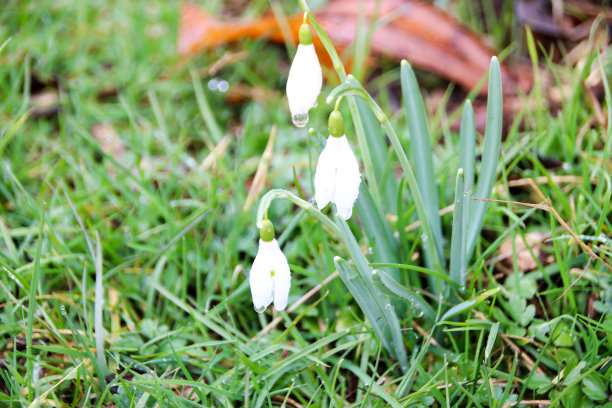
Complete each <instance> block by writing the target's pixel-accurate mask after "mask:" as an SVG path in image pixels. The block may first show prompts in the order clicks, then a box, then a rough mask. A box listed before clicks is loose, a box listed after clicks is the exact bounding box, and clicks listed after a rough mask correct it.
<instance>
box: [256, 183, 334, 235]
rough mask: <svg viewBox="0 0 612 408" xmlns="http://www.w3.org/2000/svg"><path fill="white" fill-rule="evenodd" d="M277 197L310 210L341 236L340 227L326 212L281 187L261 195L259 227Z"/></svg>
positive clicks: (258, 213) (310, 212)
mask: <svg viewBox="0 0 612 408" xmlns="http://www.w3.org/2000/svg"><path fill="white" fill-rule="evenodd" d="M277 198H282V199H284V200H288V201H291V202H292V203H293V204H295V205H297V206H298V207H300V208H302V209H303V210H306V211H308V213H309V214H311V215H312V216H314V217H315V218H316V219H318V220H319V221H321V222H322V223H323V224H324V225H325V226H327V227H328V228H329V229H331V230H332V231H333V232H334V234H336V235H337V236H338V237H340V236H341V233H340V229H339V228H338V226H337V225H336V223H335V222H333V221H332V220H330V219H329V218H328V217H327V216H326V215H325V214H323V213H322V212H321V211H319V210H318V209H317V208H316V207H315V206H313V205H312V204H310V203H309V202H308V201H306V200H302V199H301V198H300V197H298V196H296V195H295V194H293V193H291V192H289V191H287V190H282V189H279V188H277V189H274V190H270V191H268V192H267V193H266V194H264V196H263V197H261V200H260V201H259V207H257V228H261V222H262V221H263V220H264V219H265V218H267V213H268V208H269V207H270V204H272V201H274V200H275V199H277Z"/></svg>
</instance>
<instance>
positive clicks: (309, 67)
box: [287, 44, 323, 116]
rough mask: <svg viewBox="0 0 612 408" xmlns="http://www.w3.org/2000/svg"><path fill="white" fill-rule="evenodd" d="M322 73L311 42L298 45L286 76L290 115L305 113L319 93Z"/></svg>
mask: <svg viewBox="0 0 612 408" xmlns="http://www.w3.org/2000/svg"><path fill="white" fill-rule="evenodd" d="M322 84H323V75H322V73H321V65H319V59H318V58H317V53H316V52H315V48H314V45H313V44H309V45H302V44H300V45H298V49H297V52H296V53H295V58H293V62H292V63H291V68H290V69H289V77H288V78H287V99H288V100H289V110H291V116H295V115H298V114H305V113H306V114H307V113H308V111H309V110H310V108H312V107H313V106H314V104H315V102H316V101H317V97H318V96H319V93H321V85H322Z"/></svg>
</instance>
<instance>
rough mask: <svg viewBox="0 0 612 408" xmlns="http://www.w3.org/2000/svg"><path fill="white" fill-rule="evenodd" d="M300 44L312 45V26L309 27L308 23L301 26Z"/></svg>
mask: <svg viewBox="0 0 612 408" xmlns="http://www.w3.org/2000/svg"><path fill="white" fill-rule="evenodd" d="M300 44H302V45H310V44H312V32H311V31H310V26H308V24H306V23H304V24H302V25H301V26H300Z"/></svg>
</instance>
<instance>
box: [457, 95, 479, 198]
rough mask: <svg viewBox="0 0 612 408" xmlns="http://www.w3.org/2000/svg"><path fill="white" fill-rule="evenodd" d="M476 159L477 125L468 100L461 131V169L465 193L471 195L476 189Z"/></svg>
mask: <svg viewBox="0 0 612 408" xmlns="http://www.w3.org/2000/svg"><path fill="white" fill-rule="evenodd" d="M475 159H476V125H475V123H474V109H473V108H472V103H471V102H470V101H469V100H467V101H465V105H463V114H462V116H461V130H460V133H459V168H461V169H463V173H464V174H465V191H466V192H467V193H468V194H471V193H472V192H473V189H474V166H475V165H474V162H475Z"/></svg>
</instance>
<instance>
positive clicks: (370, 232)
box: [355, 183, 399, 279]
mask: <svg viewBox="0 0 612 408" xmlns="http://www.w3.org/2000/svg"><path fill="white" fill-rule="evenodd" d="M355 205H356V207H357V211H358V212H359V219H360V220H361V223H362V224H363V231H364V232H365V234H366V236H367V238H368V241H369V242H370V245H371V246H372V248H373V250H372V256H373V258H374V260H375V261H376V262H389V263H395V262H398V253H397V249H398V245H397V241H396V239H395V238H394V237H393V232H392V231H391V227H390V226H389V223H388V222H387V220H386V219H385V218H384V216H383V214H381V212H380V210H379V208H378V207H377V206H376V204H375V203H374V200H373V199H372V196H371V194H370V191H369V188H368V186H367V184H366V183H361V185H360V186H359V198H358V199H357V202H356V203H355ZM387 271H388V272H389V273H391V274H392V276H393V277H394V278H395V279H398V278H399V274H398V271H397V270H396V269H391V268H388V269H387Z"/></svg>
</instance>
